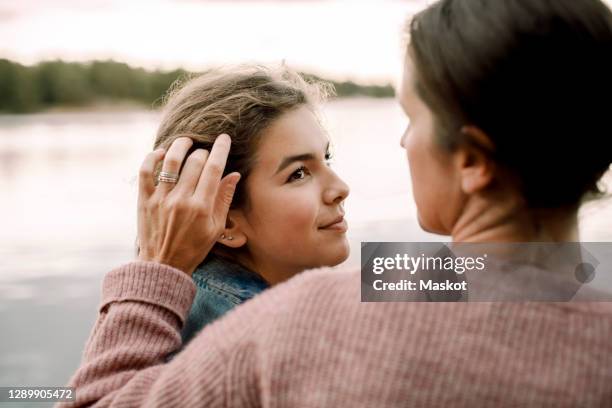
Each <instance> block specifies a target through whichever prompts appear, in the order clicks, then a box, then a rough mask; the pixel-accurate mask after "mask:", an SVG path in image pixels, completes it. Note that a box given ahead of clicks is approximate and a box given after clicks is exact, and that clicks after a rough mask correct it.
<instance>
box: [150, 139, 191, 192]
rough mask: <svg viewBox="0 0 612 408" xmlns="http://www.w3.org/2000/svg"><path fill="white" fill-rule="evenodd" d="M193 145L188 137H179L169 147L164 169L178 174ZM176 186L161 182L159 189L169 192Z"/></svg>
mask: <svg viewBox="0 0 612 408" xmlns="http://www.w3.org/2000/svg"><path fill="white" fill-rule="evenodd" d="M191 145H193V140H191V139H190V138H188V137H179V138H177V139H176V140H175V141H174V142H172V145H171V146H170V148H169V149H168V152H167V153H166V157H165V159H164V164H163V165H162V171H165V172H168V173H173V174H178V173H179V170H180V169H181V164H182V163H183V160H184V159H185V156H186V155H187V152H188V151H189V148H190V147H191ZM173 187H174V183H167V182H159V184H158V186H157V190H158V191H160V192H162V193H165V194H167V193H168V192H169V191H170V190H172V188H173Z"/></svg>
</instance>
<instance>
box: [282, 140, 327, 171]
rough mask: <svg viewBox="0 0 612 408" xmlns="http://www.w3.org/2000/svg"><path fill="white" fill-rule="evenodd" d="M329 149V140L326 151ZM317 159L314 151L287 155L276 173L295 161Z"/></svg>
mask: <svg viewBox="0 0 612 408" xmlns="http://www.w3.org/2000/svg"><path fill="white" fill-rule="evenodd" d="M328 150H329V142H327V146H326V147H325V151H326V152H327V151H328ZM315 159H316V155H315V154H313V153H303V154H296V155H294V156H287V157H285V158H284V159H283V160H282V161H281V163H280V165H279V166H278V168H277V169H276V172H275V173H274V175H277V174H278V173H280V172H281V171H283V170H284V169H285V168H286V167H287V166H289V165H290V164H291V163H293V162H296V161H308V160H315Z"/></svg>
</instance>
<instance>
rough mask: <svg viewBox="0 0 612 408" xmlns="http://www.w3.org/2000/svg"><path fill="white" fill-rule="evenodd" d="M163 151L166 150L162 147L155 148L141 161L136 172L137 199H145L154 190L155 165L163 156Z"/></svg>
mask: <svg viewBox="0 0 612 408" xmlns="http://www.w3.org/2000/svg"><path fill="white" fill-rule="evenodd" d="M165 153H166V151H165V150H164V149H157V150H155V151H152V152H150V153H149V154H147V156H146V157H145V159H144V161H143V162H142V165H141V166H140V172H139V174H138V197H139V199H143V200H146V199H148V198H149V197H150V196H151V194H153V193H154V192H155V179H154V173H155V167H157V164H158V163H159V161H160V160H162V159H163V158H164V154H165Z"/></svg>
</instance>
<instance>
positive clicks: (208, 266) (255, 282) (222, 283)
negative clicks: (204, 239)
mask: <svg viewBox="0 0 612 408" xmlns="http://www.w3.org/2000/svg"><path fill="white" fill-rule="evenodd" d="M193 279H194V280H195V281H196V282H200V283H203V284H206V285H208V286H211V287H213V288H215V289H218V290H220V291H223V292H226V293H228V294H231V295H234V296H237V297H238V298H240V299H242V300H246V299H249V298H251V297H253V296H255V295H256V294H258V293H259V292H261V291H263V290H265V289H267V288H269V287H270V285H269V284H268V282H266V281H265V280H264V279H263V278H262V277H261V276H260V275H259V274H257V273H256V272H254V271H252V270H250V269H248V268H245V267H244V266H242V265H240V264H238V263H235V262H233V261H230V260H229V259H226V258H223V257H221V256H218V255H214V254H210V255H209V256H207V257H206V259H205V260H204V261H203V262H202V263H201V264H200V265H198V267H197V268H196V270H195V271H194V272H193Z"/></svg>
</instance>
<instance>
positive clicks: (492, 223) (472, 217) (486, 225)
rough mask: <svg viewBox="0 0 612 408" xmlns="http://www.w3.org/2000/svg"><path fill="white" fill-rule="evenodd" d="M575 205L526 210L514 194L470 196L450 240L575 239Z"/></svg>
mask: <svg viewBox="0 0 612 408" xmlns="http://www.w3.org/2000/svg"><path fill="white" fill-rule="evenodd" d="M577 213H578V211H577V208H564V209H547V210H539V211H535V210H530V209H528V208H527V207H526V205H525V203H524V200H522V199H521V198H519V197H517V196H516V194H511V193H509V192H506V193H505V194H502V193H497V194H491V193H488V194H479V195H474V196H471V197H470V198H469V199H468V200H467V201H466V205H465V207H464V211H463V212H462V214H461V215H460V216H459V218H458V219H457V222H456V223H455V225H454V227H453V229H452V231H451V236H452V240H453V242H572V241H579V236H578V215H577Z"/></svg>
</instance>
